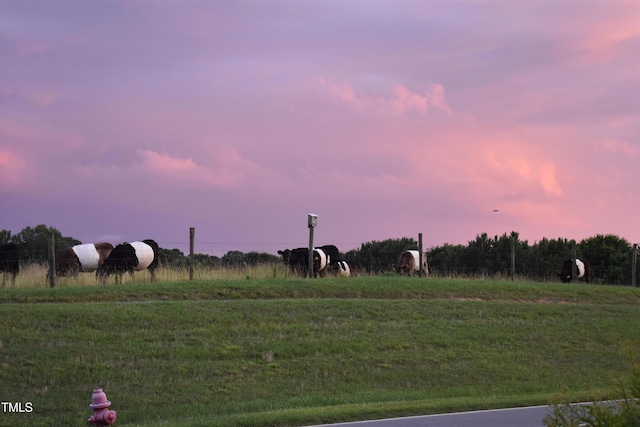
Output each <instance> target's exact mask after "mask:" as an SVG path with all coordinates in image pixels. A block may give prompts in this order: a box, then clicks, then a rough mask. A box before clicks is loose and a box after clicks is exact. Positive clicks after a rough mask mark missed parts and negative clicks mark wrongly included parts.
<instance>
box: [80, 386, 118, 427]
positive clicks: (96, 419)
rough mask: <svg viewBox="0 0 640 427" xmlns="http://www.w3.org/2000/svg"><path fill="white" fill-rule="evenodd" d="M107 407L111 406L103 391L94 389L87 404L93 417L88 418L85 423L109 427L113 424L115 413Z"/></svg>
mask: <svg viewBox="0 0 640 427" xmlns="http://www.w3.org/2000/svg"><path fill="white" fill-rule="evenodd" d="M109 406H111V402H109V401H108V400H107V395H106V394H104V391H102V389H101V388H98V387H96V388H94V389H93V396H91V403H90V404H89V408H91V409H93V415H91V416H90V417H89V419H88V420H87V422H89V423H91V424H95V425H98V426H110V425H111V424H113V423H115V422H116V411H112V410H111V409H109Z"/></svg>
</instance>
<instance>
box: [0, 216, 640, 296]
mask: <svg viewBox="0 0 640 427" xmlns="http://www.w3.org/2000/svg"><path fill="white" fill-rule="evenodd" d="M52 236H53V239H54V243H55V245H54V248H55V251H56V252H57V251H59V250H61V249H63V248H67V247H70V246H73V245H77V244H80V243H81V242H80V241H79V240H77V239H75V238H73V237H67V236H63V235H62V234H61V233H60V231H58V230H56V229H55V228H53V227H47V226H46V225H44V224H40V225H37V226H35V227H26V228H24V229H23V230H21V231H20V232H18V233H16V234H12V233H11V232H10V231H8V230H0V243H15V244H17V245H18V246H19V248H20V253H21V262H23V263H30V262H36V263H47V262H49V259H50V257H51V255H50V250H51V249H50V247H51V237H52ZM573 245H574V242H573V241H571V240H568V239H566V238H557V239H548V238H543V239H542V240H540V241H537V242H534V243H532V244H530V243H529V242H528V241H527V240H520V238H519V234H518V233H517V232H515V231H514V232H511V233H509V234H507V233H504V234H503V235H501V236H497V235H496V236H489V235H487V233H481V234H478V235H477V236H476V237H475V239H474V240H471V241H469V242H468V243H467V244H466V245H462V244H458V245H452V244H444V245H442V246H435V247H432V248H428V249H426V252H427V259H428V263H429V271H430V273H431V275H435V276H438V277H487V278H500V277H508V276H509V275H510V273H511V262H512V261H511V260H512V256H513V257H515V275H516V276H518V277H521V278H527V279H532V280H541V281H549V280H552V281H555V280H557V273H559V272H560V268H561V266H562V263H563V262H564V261H566V260H567V259H570V258H571V256H572V252H573ZM575 245H576V252H577V257H578V258H580V259H584V260H587V261H588V262H589V264H590V266H591V271H592V275H593V282H594V283H599V284H610V285H629V284H630V283H632V280H631V272H632V262H633V258H634V250H635V251H637V246H636V245H633V244H631V243H630V242H629V241H627V240H626V239H624V238H621V237H618V236H616V235H613V234H607V235H596V236H593V237H589V238H587V239H583V240H581V241H580V242H575ZM416 248H418V242H417V241H416V240H415V239H413V238H408V237H403V238H398V239H386V240H382V241H371V242H366V243H363V244H362V245H361V246H360V248H358V249H353V250H350V251H347V252H345V253H341V258H342V259H344V260H345V261H347V262H348V263H349V264H350V265H351V266H353V268H354V269H355V271H360V272H364V273H370V274H384V273H387V272H390V271H392V266H393V264H395V263H396V262H397V259H398V255H399V254H400V253H401V252H402V251H405V250H408V249H416ZM636 255H637V252H636ZM160 262H161V264H162V265H165V266H171V267H177V268H187V267H188V266H189V263H190V259H189V257H188V256H187V255H185V254H184V253H183V252H182V251H180V250H178V249H166V248H161V249H160ZM193 262H194V267H209V268H221V267H243V266H253V265H259V264H266V263H277V262H282V260H281V258H280V257H279V256H276V255H272V254H269V253H264V252H254V251H252V252H248V253H244V252H240V251H229V252H227V253H226V254H225V255H223V256H222V257H217V256H212V255H206V254H194V258H193ZM636 283H640V276H639V275H638V272H636Z"/></svg>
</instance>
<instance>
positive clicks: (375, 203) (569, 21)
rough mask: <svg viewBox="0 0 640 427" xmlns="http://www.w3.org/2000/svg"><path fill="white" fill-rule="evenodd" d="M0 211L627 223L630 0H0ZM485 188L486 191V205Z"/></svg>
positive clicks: (522, 225) (149, 231)
mask: <svg viewBox="0 0 640 427" xmlns="http://www.w3.org/2000/svg"><path fill="white" fill-rule="evenodd" d="M0 204H1V206H2V209H1V212H2V213H1V214H0V229H7V230H10V231H12V232H13V233H17V232H19V231H20V230H21V229H23V228H24V227H26V226H35V225H37V224H41V223H44V224H46V225H48V226H52V227H55V228H57V229H59V230H60V231H61V232H62V234H63V235H65V236H71V237H75V238H77V239H79V240H82V241H83V242H93V241H101V240H106V241H110V242H112V243H119V242H122V241H133V240H139V239H145V238H154V239H155V240H156V241H158V243H159V244H160V245H161V246H163V247H167V248H179V249H181V250H184V251H186V250H187V248H188V237H189V227H195V228H196V252H202V253H210V254H214V255H222V254H224V253H225V252H227V251H228V250H231V249H235V250H241V251H244V252H249V251H253V250H257V251H264V252H271V253H275V251H276V250H277V249H283V248H286V247H295V246H305V245H306V244H307V242H308V229H307V226H306V221H307V213H315V214H317V215H318V226H317V228H316V230H315V241H316V243H317V244H319V245H320V244H329V243H333V244H336V245H337V246H338V247H339V248H340V249H341V250H342V251H346V250H349V249H353V248H357V247H359V246H360V244H361V243H363V242H368V241H371V240H384V239H387V238H399V237H414V238H416V239H417V236H418V233H423V236H424V243H425V246H426V247H431V246H436V245H442V244H444V243H452V244H458V243H461V244H466V243H467V242H468V241H470V240H474V239H475V236H476V235H477V234H479V233H482V232H487V233H489V234H490V235H496V234H498V235H501V234H502V233H505V232H507V233H508V232H510V231H511V230H515V231H518V232H519V233H520V236H521V238H522V239H527V240H529V242H530V243H533V242H535V241H538V240H540V239H542V238H543V237H547V238H558V237H564V238H568V239H576V240H580V239H583V238H587V237H591V236H594V235H596V234H608V233H612V234H616V235H618V236H620V237H623V238H625V239H627V240H629V241H630V242H631V243H636V242H640V2H638V1H634V0H629V1H611V0H602V1H588V0H585V1H580V2H577V1H568V0H567V1H557V0H541V1H518V2H515V1H511V0H501V1H499V0H495V1H492V0H486V1H477V0H467V1H453V0H436V1H428V2H427V1H375V0H367V1H364V0H362V1H360V0H349V1H344V0H335V1H332V0H322V1H319V0H318V1H314V0H310V1H299V0H295V1H293V0H292V1H196V0H165V1H153V2H151V1H142V0H140V1H135V0H134V1H124V0H109V1H89V2H88V1H85V0H70V1H65V0H63V1H55V2H53V1H50V0H32V1H27V2H25V1H24V0H3V1H2V2H0ZM494 209H498V210H499V211H498V212H493V210H494Z"/></svg>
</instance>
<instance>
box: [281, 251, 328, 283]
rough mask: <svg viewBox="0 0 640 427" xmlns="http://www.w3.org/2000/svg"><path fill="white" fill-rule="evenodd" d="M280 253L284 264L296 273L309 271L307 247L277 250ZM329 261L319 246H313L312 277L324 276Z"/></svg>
mask: <svg viewBox="0 0 640 427" xmlns="http://www.w3.org/2000/svg"><path fill="white" fill-rule="evenodd" d="M278 254H280V255H282V260H283V261H284V263H285V265H288V266H289V268H291V271H293V272H294V273H297V274H304V273H307V272H308V271H309V248H296V249H285V250H282V251H278ZM330 261H331V257H330V255H328V254H327V253H326V252H325V251H324V250H323V249H321V248H313V277H318V276H324V274H325V273H326V271H327V267H328V266H329V263H330Z"/></svg>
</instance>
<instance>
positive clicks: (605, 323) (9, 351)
mask: <svg viewBox="0 0 640 427" xmlns="http://www.w3.org/2000/svg"><path fill="white" fill-rule="evenodd" d="M639 304H640V290H638V289H635V288H622V287H604V286H589V285H584V284H575V285H574V284H572V285H560V284H552V283H533V282H518V281H516V282H508V281H482V280H474V281H469V280H445V279H415V278H414V279H410V278H400V277H360V278H350V279H347V280H345V279H330V278H326V279H318V280H304V279H300V280H297V279H250V280H246V279H234V280H215V281H209V280H198V281H193V282H189V281H174V282H161V283H140V284H136V283H127V284H125V285H114V284H110V285H107V286H96V285H92V286H69V287H59V288H54V289H46V288H42V289H21V288H19V289H10V288H5V289H0V315H1V316H2V322H1V323H0V400H2V401H5V402H22V403H26V402H31V404H32V407H33V411H32V412H30V413H22V414H9V413H1V414H0V426H16V425H25V426H27V425H28V426H54V425H84V423H85V421H86V419H87V418H88V417H89V416H90V415H91V413H92V412H91V410H90V409H89V408H88V404H89V403H90V402H91V393H92V390H93V388H94V387H102V388H103V389H104V391H105V392H106V394H107V396H108V398H109V400H110V401H111V402H112V406H111V408H112V409H114V410H116V411H117V413H118V420H117V422H116V425H120V426H152V425H153V426H158V425H161V426H205V425H206V426H212V425H213V426H215V425H219V426H275V425H277V426H302V425H310V424H319V423H326V422H337V421H345V420H357V419H366V418H373V417H376V418H377V417H391V416H402V415H416V414H427V413H437V412H446V411H453V410H456V411H457V410H467V409H480V408H493V407H502V406H512V405H522V404H547V403H549V402H550V400H551V398H552V396H553V395H554V394H556V393H560V392H567V393H575V394H576V396H580V395H581V394H582V395H583V396H585V397H586V396H587V394H588V393H589V392H590V391H592V390H594V389H599V390H601V393H602V394H604V395H606V394H607V393H608V389H609V387H611V386H612V385H614V382H615V380H616V379H617V378H618V377H620V376H622V375H625V374H626V372H628V361H627V357H626V354H625V350H624V348H623V347H624V344H625V343H628V342H631V343H634V344H635V343H638V342H640V336H639V335H640V333H639V332H638V331H640V315H638V306H639Z"/></svg>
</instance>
